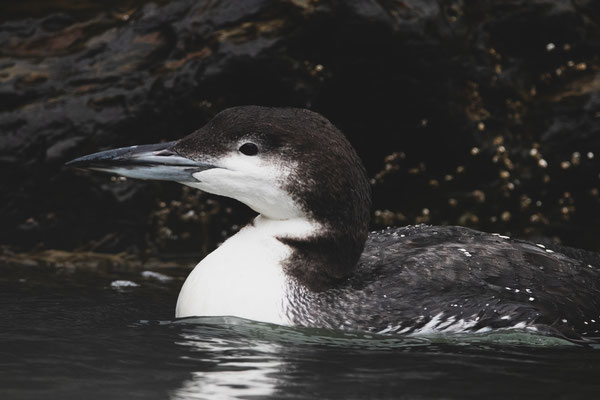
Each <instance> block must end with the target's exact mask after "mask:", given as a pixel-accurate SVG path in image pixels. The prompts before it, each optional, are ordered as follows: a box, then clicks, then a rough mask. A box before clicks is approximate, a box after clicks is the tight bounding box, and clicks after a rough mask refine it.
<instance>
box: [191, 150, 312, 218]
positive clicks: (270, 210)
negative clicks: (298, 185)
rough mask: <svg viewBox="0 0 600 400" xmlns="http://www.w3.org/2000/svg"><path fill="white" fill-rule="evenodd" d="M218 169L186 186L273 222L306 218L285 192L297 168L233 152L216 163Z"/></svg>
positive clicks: (195, 176) (203, 173)
mask: <svg viewBox="0 0 600 400" xmlns="http://www.w3.org/2000/svg"><path fill="white" fill-rule="evenodd" d="M215 163H216V164H217V167H219V168H212V169H208V170H205V171H200V172H196V173H194V174H192V176H193V177H194V178H195V179H197V180H198V182H194V183H185V184H186V185H189V186H192V187H195V188H197V189H200V190H202V191H204V192H208V193H213V194H217V195H220V196H226V197H231V198H233V199H236V200H238V201H240V202H242V203H244V204H246V205H247V206H248V207H250V208H251V209H253V210H254V211H256V212H258V213H259V214H261V215H264V216H265V217H267V218H271V219H295V218H300V217H302V216H303V215H304V212H303V210H302V209H301V208H300V207H299V206H298V204H297V203H296V202H295V201H294V199H293V198H292V197H291V196H290V194H289V193H288V192H287V191H286V190H285V189H283V185H284V183H285V181H286V180H287V179H288V177H289V175H290V173H291V171H292V169H293V167H294V166H290V165H283V164H278V163H276V162H275V161H272V159H263V158H261V157H260V156H246V155H243V154H241V153H239V152H233V153H231V154H229V155H228V156H225V157H221V158H219V159H218V161H215Z"/></svg>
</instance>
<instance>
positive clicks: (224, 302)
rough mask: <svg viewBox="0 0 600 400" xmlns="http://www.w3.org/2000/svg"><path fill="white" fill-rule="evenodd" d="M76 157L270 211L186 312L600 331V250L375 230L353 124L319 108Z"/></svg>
mask: <svg viewBox="0 0 600 400" xmlns="http://www.w3.org/2000/svg"><path fill="white" fill-rule="evenodd" d="M67 165H70V166H73V167H78V168H87V169H93V170H100V171H105V172H109V173H113V174H118V175H122V176H125V177H131V178H140V179H154V180H166V181H175V182H179V183H181V184H184V185H188V186H191V187H193V188H197V189H199V190H201V191H204V192H207V193H212V194H216V195H220V196H227V197H231V198H234V199H236V200H238V201H240V202H242V203H244V204H246V205H247V206H248V207H250V208H251V209H253V210H254V211H256V212H257V213H258V216H257V217H256V218H255V219H254V220H253V221H252V222H250V223H249V224H248V225H247V226H246V227H244V228H242V229H241V230H240V231H239V232H238V233H237V234H235V235H233V236H232V237H231V238H229V239H228V240H226V241H225V242H224V243H223V244H222V245H221V246H220V247H218V248H217V249H216V250H214V251H213V252H212V253H210V254H209V255H208V256H206V257H205V258H204V259H203V260H202V261H201V262H200V263H199V264H198V265H197V266H196V267H195V268H194V270H193V271H192V272H191V273H190V275H189V276H188V278H187V279H186V281H185V283H184V284H183V287H182V289H181V292H180V294H179V298H178V300H177V306H176V317H177V318H183V317H191V316H236V317H240V318H246V319H250V320H257V321H263V322H268V323H274V324H280V325H288V326H307V327H321V328H332V329H343V330H354V331H367V332H373V333H381V334H395V333H398V334H412V335H417V334H432V333H458V332H466V333H468V332H474V333H479V332H489V331H493V330H494V331H495V330H506V329H519V330H529V331H535V332H538V333H541V334H546V335H553V336H559V337H563V338H567V339H569V340H572V341H582V342H586V341H600V333H599V332H600V255H599V254H596V253H593V252H588V251H585V250H578V249H573V248H568V247H559V246H551V247H545V246H543V245H541V244H535V243H530V242H527V241H522V240H515V239H510V238H508V237H506V236H501V235H498V234H489V233H483V232H478V231H475V230H472V229H468V228H464V227H458V226H425V225H418V226H407V227H401V228H388V229H386V230H382V231H379V232H371V233H369V223H370V213H371V211H370V208H371V192H370V185H369V181H368V178H367V174H366V171H365V169H364V167H363V165H362V163H361V161H360V159H359V157H358V155H357V154H356V152H355V150H354V149H353V148H352V146H351V145H350V143H349V141H348V140H347V139H346V138H345V137H344V135H343V134H342V133H341V132H340V131H339V130H338V129H337V128H336V127H335V126H334V125H333V124H332V123H331V122H329V121H328V120H327V119H326V118H325V117H323V116H321V115H319V114H317V113H315V112H312V111H309V110H305V109H295V108H268V107H258V106H241V107H234V108H229V109H226V110H224V111H221V112H220V113H218V114H217V115H216V116H215V117H214V118H213V119H212V120H210V121H209V122H208V123H207V124H206V125H205V126H203V127H202V128H200V129H199V130H197V131H195V132H193V133H191V134H190V135H188V136H186V137H184V138H182V139H180V140H178V141H173V142H168V143H160V144H154V145H140V146H131V147H125V148H119V149H115V150H108V151H103V152H100V153H95V154H91V155H88V156H84V157H80V158H77V159H75V160H73V161H70V162H69V163H67Z"/></svg>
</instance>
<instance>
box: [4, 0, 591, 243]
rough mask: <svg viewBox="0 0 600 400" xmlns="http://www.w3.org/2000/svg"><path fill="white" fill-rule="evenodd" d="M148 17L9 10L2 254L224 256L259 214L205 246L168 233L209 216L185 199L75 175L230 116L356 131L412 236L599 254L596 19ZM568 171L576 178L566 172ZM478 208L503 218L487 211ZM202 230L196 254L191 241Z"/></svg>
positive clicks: (414, 13) (365, 13)
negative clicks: (112, 152)
mask: <svg viewBox="0 0 600 400" xmlns="http://www.w3.org/2000/svg"><path fill="white" fill-rule="evenodd" d="M131 4H133V5H132V7H133V8H132V9H130V10H126V11H124V10H110V9H106V8H102V9H101V8H99V7H98V6H97V5H89V6H88V7H87V8H85V10H84V11H77V10H76V9H65V10H63V11H62V12H61V11H59V10H56V9H52V8H46V9H45V10H48V11H46V13H45V14H42V13H41V12H40V13H38V14H37V15H34V14H32V15H23V14H22V11H21V10H20V8H19V7H18V6H16V5H13V6H7V7H5V8H7V11H6V12H5V16H4V17H3V19H2V22H0V104H2V108H1V109H0V164H1V165H2V167H1V168H0V198H1V203H0V219H1V220H2V221H3V229H2V230H1V231H0V240H1V241H2V243H5V244H12V245H15V246H20V247H21V248H22V249H28V248H32V247H33V246H38V248H39V247H40V246H41V247H42V248H61V249H72V248H75V247H78V248H82V249H97V248H98V247H94V246H95V245H96V244H98V243H103V244H102V246H103V247H102V246H100V248H101V250H102V251H112V252H118V251H124V250H128V251H133V252H142V251H151V252H153V251H158V250H160V251H175V250H177V251H180V250H184V249H182V248H181V246H184V247H185V246H188V247H187V249H188V250H194V249H196V251H197V247H196V248H194V246H201V248H202V251H203V252H205V251H208V250H209V249H210V248H212V247H214V246H215V245H216V243H217V242H219V241H220V240H222V237H221V236H220V232H221V231H223V230H224V229H229V228H228V227H229V226H230V225H233V224H240V223H243V222H244V220H246V219H247V218H248V217H249V213H248V212H247V211H245V210H243V209H242V208H235V206H232V203H231V202H227V201H225V202H224V203H220V204H224V205H225V206H223V207H218V208H214V207H213V206H207V205H206V201H208V199H209V197H207V196H201V197H199V198H197V199H196V200H194V204H195V205H196V206H197V207H198V208H201V207H206V208H207V209H208V208H210V209H211V211H210V212H207V213H205V214H203V215H204V217H202V218H201V219H199V220H196V221H195V223H194V226H193V227H191V226H190V225H186V224H187V222H186V221H184V219H182V218H179V217H180V216H179V215H177V214H175V213H174V212H172V211H171V212H170V211H167V214H165V215H163V216H162V217H160V218H159V217H157V215H162V214H160V213H161V212H162V213H163V214H164V211H161V210H163V209H164V207H163V208H161V206H160V204H161V203H165V204H167V205H169V204H170V203H171V202H173V201H179V202H180V203H181V202H182V200H183V199H189V198H190V194H189V193H188V192H184V190H183V189H182V188H180V187H178V186H176V185H174V184H173V185H169V184H155V183H146V182H135V183H133V182H131V181H125V182H123V181H119V180H115V179H112V180H111V178H110V177H107V176H103V175H100V174H96V173H86V172H77V171H71V170H67V169H65V168H64V167H63V163H64V162H65V161H68V160H69V159H71V158H74V157H76V156H79V155H83V154H87V153H90V152H93V151H97V150H102V149H106V148H111V147H117V146H125V145H131V144H138V143H154V142H158V141H161V140H174V139H177V138H179V137H182V136H183V135H185V134H187V133H189V132H191V131H193V130H194V129H196V128H198V127H199V126H200V125H202V124H203V123H204V122H206V121H207V120H208V119H209V118H210V117H211V116H212V115H214V114H215V113H216V112H218V111H220V110H221V109H223V108H225V107H228V106H232V105H239V104H261V105H275V106H297V107H308V108H311V109H314V110H316V111H318V112H321V113H322V114H324V115H325V116H327V117H328V118H330V119H331V120H332V121H333V122H334V123H336V124H337V125H338V126H339V127H340V128H341V129H342V130H343V131H344V132H345V133H346V134H347V135H348V136H349V137H350V139H351V141H352V142H353V144H354V145H355V146H356V147H357V149H358V151H359V153H360V155H361V156H362V157H363V158H364V159H365V162H366V164H367V168H368V170H369V171H370V172H371V174H372V175H373V176H378V178H377V179H375V194H376V195H377V197H376V199H375V205H376V207H377V208H378V209H382V210H383V209H388V210H391V211H390V212H392V214H394V215H402V216H403V217H404V221H402V223H411V222H418V221H423V222H430V223H457V222H458V221H459V220H460V221H463V220H464V221H466V223H468V224H472V225H473V226H475V227H478V228H481V229H487V230H493V231H502V232H509V231H510V232H511V235H512V236H515V235H516V236H527V235H533V234H535V235H538V234H545V235H547V236H553V237H557V238H559V239H561V240H562V241H563V242H564V243H567V244H577V245H581V246H587V247H589V248H596V249H598V248H600V243H598V241H597V240H593V239H592V238H593V237H598V236H597V234H600V224H599V223H598V222H600V207H598V205H599V204H598V202H599V200H598V194H597V191H598V187H600V184H599V178H598V173H599V172H600V171H599V168H598V162H597V160H598V157H600V139H599V138H600V136H599V135H598V132H599V131H600V102H599V94H598V93H599V89H600V84H599V82H600V75H599V73H598V59H597V56H596V55H597V54H598V53H599V51H600V28H599V24H600V9H599V8H598V6H597V5H596V3H595V2H593V1H585V0H574V1H567V0H555V1H551V0H535V1H525V0H509V1H503V2H497V1H493V0H485V1H477V2H461V1H452V0H444V1H440V2H428V1H423V0H409V1H387V2H380V1H374V0H373V1H359V0H351V1H344V2H338V1H333V0H329V1H326V0H323V1H314V0H279V1H276V0H252V1H244V2H237V1H235V2H234V1H225V0H222V1H197V0H176V1H171V2H168V3H166V4H162V3H161V4H159V5H157V4H154V3H145V2H143V1H136V2H133V3H131ZM48 7H50V6H48ZM96 7H98V8H96ZM11 9H12V10H13V13H11ZM473 148H476V149H478V150H477V155H476V156H474V155H472V153H473V151H472V149H473ZM532 149H535V150H536V151H537V153H535V155H534V156H532V155H530V151H531V150H532ZM400 151H401V152H404V154H405V157H404V158H403V159H402V160H400V159H397V160H395V161H392V162H389V163H387V164H389V165H390V167H389V168H390V169H389V170H386V171H387V172H385V173H377V171H378V170H379V169H381V165H382V162H381V160H382V159H383V157H384V156H386V155H389V153H392V152H400ZM574 153H579V162H578V163H577V165H575V164H574V163H571V159H572V158H573V157H575V156H574ZM588 153H593V154H594V157H595V158H588V156H587V155H588ZM575 158H577V157H575ZM494 160H495V161H494ZM567 160H568V161H569V163H570V165H572V168H568V169H563V168H562V167H561V165H566V164H563V162H564V161H567ZM544 163H545V164H546V167H544V168H542V167H541V165H544ZM459 167H462V168H463V172H457V168H459ZM410 171H416V173H412V172H410ZM507 173H508V175H507ZM448 176H450V179H446V177H448ZM430 181H436V182H438V183H439V184H438V185H437V186H436V187H435V188H433V187H430V186H429V185H428V182H430ZM511 187H512V189H511ZM398 188H401V190H399V189H398ZM474 190H481V191H482V192H484V193H485V198H486V199H487V201H485V202H483V203H481V202H475V200H471V199H473V197H472V195H471V193H472V192H473V191H474ZM594 190H595V192H594ZM565 193H568V197H565ZM594 193H596V195H594ZM527 199H529V200H527ZM450 200H452V201H450ZM528 201H529V203H528ZM538 201H539V202H540V203H541V205H539V206H538V205H536V203H537V202H538ZM231 207H234V208H233V211H229V213H226V212H225V210H226V209H227V210H229V209H230V208H231ZM166 208H171V207H170V206H169V207H166ZM424 208H427V209H428V210H431V212H428V213H427V215H424V214H423V213H422V210H423V209H424ZM175 209H177V212H181V213H187V212H188V211H189V209H185V207H179V206H178V207H175ZM504 212H508V213H509V214H504ZM384 214H385V215H387V216H389V215H390V214H387V213H384ZM384 214H381V215H384ZM465 215H468V216H469V218H466V219H465V218H464V216H465ZM502 215H510V216H511V217H510V218H509V219H508V220H504V219H503V218H502ZM461 218H462V219H461ZM494 218H495V219H494ZM28 220H30V221H36V223H35V224H32V223H26V221H28ZM157 221H159V222H157ZM543 221H547V223H545V222H543ZM164 224H167V225H168V226H167V225H164ZM190 224H191V222H190ZM166 228H168V229H166ZM182 229H184V230H182ZM184 231H185V232H187V233H188V236H186V237H189V239H187V240H183V239H182V238H181V237H179V236H177V235H178V232H184ZM166 232H172V234H166ZM214 232H218V234H215V233H214ZM207 233H208V234H207ZM107 235H108V236H107ZM170 235H171V236H170ZM107 237H110V239H105V240H103V239H102V238H107ZM169 237H172V239H168V238H169ZM182 243H183V244H182ZM199 243H201V244H199Z"/></svg>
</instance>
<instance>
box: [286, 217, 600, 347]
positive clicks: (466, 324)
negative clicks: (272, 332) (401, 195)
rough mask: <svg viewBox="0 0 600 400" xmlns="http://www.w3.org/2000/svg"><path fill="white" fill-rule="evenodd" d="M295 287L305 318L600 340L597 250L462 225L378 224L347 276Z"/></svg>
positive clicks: (297, 313)
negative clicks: (329, 284)
mask: <svg viewBox="0 0 600 400" xmlns="http://www.w3.org/2000/svg"><path fill="white" fill-rule="evenodd" d="M582 260H584V261H582ZM290 291H291V293H293V296H294V300H295V307H294V308H292V309H291V313H292V314H293V315H292V318H293V319H294V320H295V321H296V322H297V323H298V324H301V325H309V326H327V327H331V328H342V329H361V330H367V331H372V332H383V333H398V332H400V333H405V334H411V333H423V330H424V329H423V328H426V329H428V330H429V332H435V331H437V332H459V331H460V332H478V331H479V332H485V331H488V330H489V329H500V328H515V327H516V328H523V329H531V330H536V331H540V332H543V333H547V334H554V335H560V336H565V337H567V338H569V339H571V340H587V339H592V340H593V339H594V338H596V340H599V339H600V333H599V332H600V255H598V254H596V253H591V252H587V251H584V250H578V249H571V248H556V247H555V248H546V247H542V245H536V244H534V243H529V242H526V241H521V240H513V239H509V238H506V237H504V236H500V235H494V234H489V233H483V232H478V231H474V230H472V229H468V228H463V227H457V226H447V227H440V226H438V227H434V226H425V225H419V226H410V227H404V228H392V229H387V230H384V231H378V232H373V233H371V234H370V235H369V238H368V240H367V243H366V245H365V250H364V252H363V254H362V256H361V259H360V261H359V264H358V266H357V268H356V270H355V272H354V274H353V275H352V276H351V277H349V278H347V279H346V280H344V281H343V282H339V283H338V284H337V285H336V286H335V287H333V288H330V289H329V290H326V291H322V292H319V293H314V292H310V291H307V290H305V289H303V288H300V287H297V286H295V287H294V286H293V285H292V287H291V288H290Z"/></svg>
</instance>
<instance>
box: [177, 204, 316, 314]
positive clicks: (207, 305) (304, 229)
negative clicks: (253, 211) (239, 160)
mask: <svg viewBox="0 0 600 400" xmlns="http://www.w3.org/2000/svg"><path fill="white" fill-rule="evenodd" d="M320 229H321V227H320V226H319V225H318V224H317V223H314V222H311V221H309V220H307V219H305V218H296V219H288V220H274V219H270V218H266V217H264V216H261V215H259V216H258V217H256V219H255V220H254V222H253V223H252V224H250V225H247V226H246V227H244V228H243V229H242V230H240V231H239V232H238V233H237V234H235V235H234V236H232V237H231V238H229V239H228V240H227V241H225V243H223V244H222V245H221V246H220V247H219V248H218V249H216V250H215V251H213V252H212V253H210V254H209V255H208V256H206V257H205V258H204V259H203V260H202V261H201V262H200V263H199V264H198V265H197V266H196V268H194V270H193V271H192V273H191V274H190V275H189V276H188V278H187V279H186V281H185V283H184V284H183V287H182V288H181V292H180V293H179V298H178V299H177V308H176V317H177V318H182V317H191V316H236V317H240V318H247V319H252V320H255V321H263V322H270V323H275V324H279V325H291V321H289V320H288V318H287V317H286V315H287V312H286V311H287V309H288V307H289V303H288V297H287V292H286V290H287V286H288V285H287V283H288V281H287V279H288V278H287V277H286V275H285V273H284V271H283V267H282V263H283V261H284V260H285V259H286V258H287V257H288V256H289V255H290V252H291V250H290V248H289V247H288V246H287V245H285V244H283V243H282V242H281V241H279V240H278V239H277V237H290V238H299V239H301V238H306V237H310V236H313V235H315V234H316V233H318V231H319V230H320Z"/></svg>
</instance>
